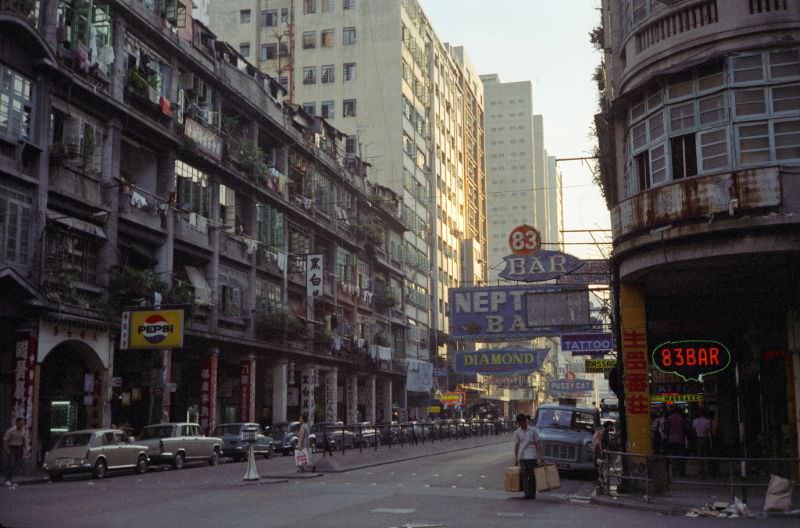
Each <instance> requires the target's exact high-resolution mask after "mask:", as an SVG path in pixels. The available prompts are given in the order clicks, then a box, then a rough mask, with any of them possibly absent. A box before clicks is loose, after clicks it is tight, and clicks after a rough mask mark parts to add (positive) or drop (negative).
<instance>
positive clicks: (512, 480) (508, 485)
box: [503, 466, 522, 491]
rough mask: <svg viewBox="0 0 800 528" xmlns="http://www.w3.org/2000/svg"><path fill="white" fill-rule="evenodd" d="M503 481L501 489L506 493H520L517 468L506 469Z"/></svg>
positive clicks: (520, 487)
mask: <svg viewBox="0 0 800 528" xmlns="http://www.w3.org/2000/svg"><path fill="white" fill-rule="evenodd" d="M504 480H505V482H504V486H503V487H504V489H505V490H506V491H522V485H521V483H520V481H519V466H513V467H507V468H506V473H505V479H504Z"/></svg>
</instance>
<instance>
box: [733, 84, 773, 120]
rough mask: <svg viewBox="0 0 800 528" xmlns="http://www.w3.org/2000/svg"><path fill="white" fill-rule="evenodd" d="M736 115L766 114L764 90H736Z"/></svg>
mask: <svg viewBox="0 0 800 528" xmlns="http://www.w3.org/2000/svg"><path fill="white" fill-rule="evenodd" d="M735 100H736V105H735V108H736V115H737V116H746V115H761V114H765V113H767V103H766V100H765V97H764V90H763V89H762V88H758V89H755V90H736V92H735Z"/></svg>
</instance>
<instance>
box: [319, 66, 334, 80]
mask: <svg viewBox="0 0 800 528" xmlns="http://www.w3.org/2000/svg"><path fill="white" fill-rule="evenodd" d="M320 73H321V75H320V80H321V81H322V84H329V83H332V82H333V81H334V80H335V79H334V77H335V75H334V66H333V64H323V65H322V67H321V72H320Z"/></svg>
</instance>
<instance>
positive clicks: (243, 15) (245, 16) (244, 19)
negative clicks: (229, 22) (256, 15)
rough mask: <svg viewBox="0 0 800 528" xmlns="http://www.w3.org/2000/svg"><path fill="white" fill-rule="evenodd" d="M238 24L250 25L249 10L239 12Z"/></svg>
mask: <svg viewBox="0 0 800 528" xmlns="http://www.w3.org/2000/svg"><path fill="white" fill-rule="evenodd" d="M239 23H240V24H249V23H250V10H249V9H242V10H240V11H239Z"/></svg>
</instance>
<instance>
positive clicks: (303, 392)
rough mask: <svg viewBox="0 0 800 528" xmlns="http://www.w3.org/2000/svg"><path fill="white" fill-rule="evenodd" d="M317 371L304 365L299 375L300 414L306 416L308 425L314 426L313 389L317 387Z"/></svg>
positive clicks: (311, 366)
mask: <svg viewBox="0 0 800 528" xmlns="http://www.w3.org/2000/svg"><path fill="white" fill-rule="evenodd" d="M316 378H317V369H316V367H314V366H313V365H306V366H305V367H304V368H303V372H302V373H301V374H300V412H301V413H302V414H307V415H308V423H309V424H312V425H313V424H314V409H315V407H316V405H317V403H316V401H315V400H314V388H315V387H316V385H317V382H316Z"/></svg>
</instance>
